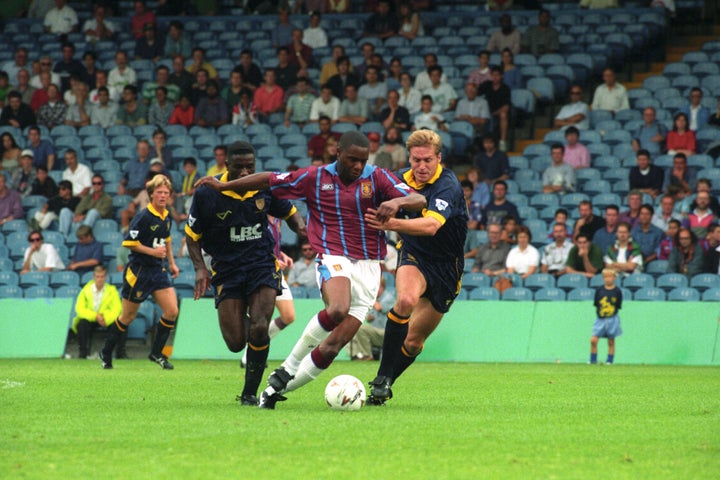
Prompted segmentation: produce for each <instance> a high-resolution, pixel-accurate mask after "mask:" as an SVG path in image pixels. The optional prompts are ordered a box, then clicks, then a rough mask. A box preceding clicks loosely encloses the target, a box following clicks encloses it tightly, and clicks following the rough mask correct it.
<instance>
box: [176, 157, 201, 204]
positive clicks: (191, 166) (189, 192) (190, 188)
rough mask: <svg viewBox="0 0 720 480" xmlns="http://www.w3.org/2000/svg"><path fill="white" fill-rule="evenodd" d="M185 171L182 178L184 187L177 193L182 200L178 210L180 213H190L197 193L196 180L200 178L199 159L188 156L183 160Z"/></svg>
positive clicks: (177, 196)
mask: <svg viewBox="0 0 720 480" xmlns="http://www.w3.org/2000/svg"><path fill="white" fill-rule="evenodd" d="M183 171H184V172H185V175H184V176H183V180H182V187H181V188H180V189H178V191H177V192H176V193H175V198H177V199H178V200H180V201H179V202H178V205H177V210H178V211H179V212H180V213H190V204H191V203H192V198H193V194H194V193H195V181H196V180H197V179H198V171H197V160H195V159H194V158H193V157H187V158H186V159H185V160H183Z"/></svg>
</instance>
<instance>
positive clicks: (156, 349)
mask: <svg viewBox="0 0 720 480" xmlns="http://www.w3.org/2000/svg"><path fill="white" fill-rule="evenodd" d="M174 328H175V322H174V321H172V320H167V319H165V318H162V317H160V322H159V323H158V326H157V332H156V333H155V341H154V342H153V346H152V349H151V350H150V353H152V354H153V355H155V356H159V355H162V349H163V347H164V346H165V343H166V342H167V339H168V337H169V336H170V332H172V330H173V329H174Z"/></svg>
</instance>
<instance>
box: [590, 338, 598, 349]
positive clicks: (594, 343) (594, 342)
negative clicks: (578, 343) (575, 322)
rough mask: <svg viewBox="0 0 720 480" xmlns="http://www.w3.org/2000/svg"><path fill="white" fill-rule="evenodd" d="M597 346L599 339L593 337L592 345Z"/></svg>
mask: <svg viewBox="0 0 720 480" xmlns="http://www.w3.org/2000/svg"><path fill="white" fill-rule="evenodd" d="M597 344H598V339H597V337H592V338H591V339H590V345H592V346H593V347H597Z"/></svg>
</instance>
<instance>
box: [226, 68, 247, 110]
mask: <svg viewBox="0 0 720 480" xmlns="http://www.w3.org/2000/svg"><path fill="white" fill-rule="evenodd" d="M243 82H244V80H243V77H242V70H240V69H239V68H235V69H233V70H232V71H231V72H230V83H229V84H228V85H227V86H226V87H225V88H223V89H222V91H221V92H220V95H221V96H222V97H223V98H224V99H225V101H226V102H227V104H228V105H230V106H235V105H237V104H238V103H239V102H240V92H242V90H243V89H244V88H245V87H243Z"/></svg>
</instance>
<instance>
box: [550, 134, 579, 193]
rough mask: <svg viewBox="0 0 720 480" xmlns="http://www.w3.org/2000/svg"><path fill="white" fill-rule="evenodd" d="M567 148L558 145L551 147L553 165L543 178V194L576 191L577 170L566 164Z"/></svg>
mask: <svg viewBox="0 0 720 480" xmlns="http://www.w3.org/2000/svg"><path fill="white" fill-rule="evenodd" d="M564 154H565V147H563V146H562V145H561V144H559V143H556V144H554V145H552V146H551V147H550V155H551V156H552V164H551V165H550V166H549V167H548V168H547V169H545V171H544V172H543V176H542V183H543V193H567V192H572V191H575V181H576V176H575V169H574V168H573V167H571V166H570V165H568V164H567V163H565V160H564V158H563V156H564Z"/></svg>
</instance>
